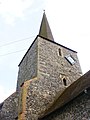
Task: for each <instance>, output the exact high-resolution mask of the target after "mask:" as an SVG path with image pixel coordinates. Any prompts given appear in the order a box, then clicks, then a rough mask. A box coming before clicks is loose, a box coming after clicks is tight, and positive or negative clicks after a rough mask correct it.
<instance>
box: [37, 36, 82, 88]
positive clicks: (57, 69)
mask: <svg viewBox="0 0 90 120" xmlns="http://www.w3.org/2000/svg"><path fill="white" fill-rule="evenodd" d="M59 49H61V53H62V55H61V56H60V55H59ZM67 55H71V56H72V57H73V58H74V59H75V64H74V65H71V64H70V63H69V62H68V61H67V60H66V59H65V56H67ZM38 70H39V76H40V78H41V77H42V76H45V77H47V78H48V79H49V78H50V79H59V80H60V75H61V76H65V77H66V80H67V85H70V84H71V83H72V82H74V81H75V80H77V79H78V78H79V77H80V76H81V74H82V71H81V67H80V64H79V61H78V57H77V53H76V52H73V51H71V50H69V49H66V48H64V47H62V46H60V45H57V44H55V43H53V42H51V41H48V40H46V39H43V38H41V37H39V38H38ZM54 84H55V83H54ZM62 86H63V81H61V87H62Z"/></svg>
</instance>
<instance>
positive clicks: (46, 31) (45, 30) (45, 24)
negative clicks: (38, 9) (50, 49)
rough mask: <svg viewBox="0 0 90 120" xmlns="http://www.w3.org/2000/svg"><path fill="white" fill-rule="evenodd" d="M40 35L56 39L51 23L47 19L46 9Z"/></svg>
mask: <svg viewBox="0 0 90 120" xmlns="http://www.w3.org/2000/svg"><path fill="white" fill-rule="evenodd" d="M39 35H40V36H42V37H45V38H47V39H49V40H52V41H54V38H53V35H52V32H51V29H50V26H49V23H48V21H47V17H46V14H45V11H44V13H43V18H42V22H41V26H40V30H39Z"/></svg>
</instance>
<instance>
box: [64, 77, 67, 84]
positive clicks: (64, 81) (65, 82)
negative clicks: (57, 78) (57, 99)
mask: <svg viewBox="0 0 90 120" xmlns="http://www.w3.org/2000/svg"><path fill="white" fill-rule="evenodd" d="M63 84H64V85H65V86H67V82H66V79H65V78H63Z"/></svg>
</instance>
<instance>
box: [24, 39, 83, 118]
mask: <svg viewBox="0 0 90 120" xmlns="http://www.w3.org/2000/svg"><path fill="white" fill-rule="evenodd" d="M37 41H38V67H37V68H38V76H37V80H33V79H32V80H31V82H30V85H29V88H28V90H27V98H26V119H27V120H32V118H33V119H35V120H37V119H38V118H39V117H41V116H43V115H44V113H45V111H46V110H47V109H48V108H49V107H50V106H51V105H52V104H53V102H54V101H55V100H56V99H57V98H58V96H59V95H60V94H61V93H62V92H63V91H64V90H65V88H66V86H64V84H63V81H62V78H60V74H61V75H62V76H63V75H64V76H65V77H66V78H67V83H68V86H69V85H70V84H71V83H73V82H74V81H75V80H77V79H78V78H79V77H80V76H81V73H82V72H81V69H80V65H79V61H78V58H77V54H76V53H75V52H73V51H70V50H68V49H66V48H64V47H61V46H60V45H57V44H54V43H52V42H50V41H48V40H45V39H43V38H41V37H38V38H37ZM59 48H60V49H61V50H62V54H63V55H62V56H58V49H59ZM68 54H70V55H72V56H73V57H74V58H75V60H76V64H74V65H71V64H70V63H69V62H68V61H67V60H66V59H65V56H66V55H68Z"/></svg>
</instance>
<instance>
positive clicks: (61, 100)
mask: <svg viewBox="0 0 90 120" xmlns="http://www.w3.org/2000/svg"><path fill="white" fill-rule="evenodd" d="M88 87H90V71H88V72H87V73H86V74H84V75H83V76H82V77H80V78H79V79H78V80H76V81H75V82H74V83H72V84H71V85H70V86H69V87H67V88H66V89H65V90H64V91H63V92H62V93H61V94H60V95H59V97H58V98H57V99H56V101H54V103H53V104H52V106H51V107H50V108H49V109H48V110H47V111H46V112H45V114H44V116H46V115H48V114H49V113H51V112H53V111H55V110H56V109H58V108H60V107H62V106H63V105H65V104H66V103H68V102H69V101H71V100H72V99H74V98H75V97H77V96H78V95H79V94H80V93H81V92H82V91H84V90H85V89H87V88H88Z"/></svg>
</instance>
